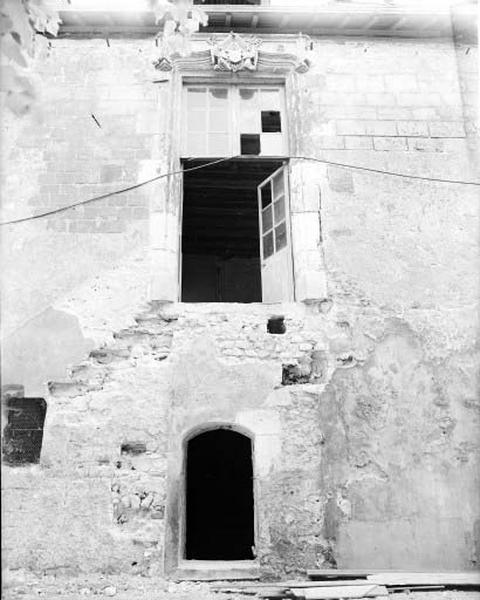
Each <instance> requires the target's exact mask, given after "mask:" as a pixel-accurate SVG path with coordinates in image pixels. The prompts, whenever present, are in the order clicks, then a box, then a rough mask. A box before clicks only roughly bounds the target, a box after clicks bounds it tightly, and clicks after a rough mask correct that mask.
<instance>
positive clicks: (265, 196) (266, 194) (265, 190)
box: [260, 182, 272, 208]
mask: <svg viewBox="0 0 480 600" xmlns="http://www.w3.org/2000/svg"><path fill="white" fill-rule="evenodd" d="M260 189H261V193H262V208H266V207H267V206H268V205H269V204H270V203H271V201H272V196H271V194H270V182H268V183H267V184H266V185H264V186H263V187H262V188H260Z"/></svg>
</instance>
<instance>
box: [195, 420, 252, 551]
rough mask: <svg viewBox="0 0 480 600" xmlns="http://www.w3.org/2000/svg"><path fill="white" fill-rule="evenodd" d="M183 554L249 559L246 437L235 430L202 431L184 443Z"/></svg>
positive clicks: (249, 460) (249, 477) (249, 469)
mask: <svg viewBox="0 0 480 600" xmlns="http://www.w3.org/2000/svg"><path fill="white" fill-rule="evenodd" d="M186 483H187V486H186V487H187V499H186V505H187V523H186V553H185V555H186V558H187V559H197V560H248V559H253V558H254V554H253V545H254V504H253V467H252V443H251V440H250V439H249V438H248V437H246V436H245V435H242V434H240V433H237V432H235V431H230V430H226V429H216V430H214V431H207V432H205V433H201V434H199V435H197V436H196V437H194V438H193V439H191V440H190V441H189V442H188V446H187V482H186Z"/></svg>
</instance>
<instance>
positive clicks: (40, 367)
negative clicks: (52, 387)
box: [2, 308, 93, 396]
mask: <svg viewBox="0 0 480 600" xmlns="http://www.w3.org/2000/svg"><path fill="white" fill-rule="evenodd" d="M92 348H93V341H92V340H90V339H87V338H85V337H84V336H83V334H82V332H81V329H80V325H79V322H78V319H77V317H75V316H73V315H71V314H68V313H66V312H63V311H59V310H54V309H53V308H47V310H45V311H44V312H42V313H41V314H39V315H37V316H36V317H34V318H33V319H31V320H30V321H28V322H27V323H26V324H24V325H23V326H22V327H21V328H20V329H18V330H17V331H16V332H15V333H13V334H12V335H10V336H9V337H8V338H7V339H6V340H4V342H3V344H2V363H3V364H2V382H3V383H4V384H14V383H18V384H22V385H23V386H24V387H25V395H27V396H32V395H33V396H34V395H41V396H42V395H44V393H45V389H46V384H47V382H48V381H50V380H52V379H61V378H63V377H65V376H66V374H67V368H68V367H69V366H70V365H72V364H75V363H77V362H79V361H81V360H82V359H84V358H85V357H86V356H87V355H88V352H89V351H90V350H91V349H92Z"/></svg>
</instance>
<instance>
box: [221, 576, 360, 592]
mask: <svg viewBox="0 0 480 600" xmlns="http://www.w3.org/2000/svg"><path fill="white" fill-rule="evenodd" d="M366 584H368V580H367V579H345V580H342V579H340V580H338V579H328V580H325V581H307V580H304V581H301V580H290V581H274V582H271V583H259V582H257V583H255V582H253V581H252V582H245V583H241V584H240V583H232V582H230V583H219V584H217V585H214V586H212V589H213V590H216V591H220V592H226V591H229V592H233V591H234V590H235V591H237V590H239V589H241V590H258V591H259V592H261V591H262V589H263V588H274V589H277V590H279V591H285V590H288V589H292V588H309V587H324V586H325V587H329V586H332V585H336V586H342V585H346V586H349V585H366Z"/></svg>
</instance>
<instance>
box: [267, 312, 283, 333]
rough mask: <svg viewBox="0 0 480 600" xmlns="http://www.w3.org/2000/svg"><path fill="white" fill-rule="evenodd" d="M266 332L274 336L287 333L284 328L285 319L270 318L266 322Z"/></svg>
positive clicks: (278, 317)
mask: <svg viewBox="0 0 480 600" xmlns="http://www.w3.org/2000/svg"><path fill="white" fill-rule="evenodd" d="M267 331H268V333H273V334H276V335H280V334H283V333H285V332H286V331H287V328H286V326H285V317H282V316H274V317H270V318H269V319H268V322H267Z"/></svg>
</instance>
